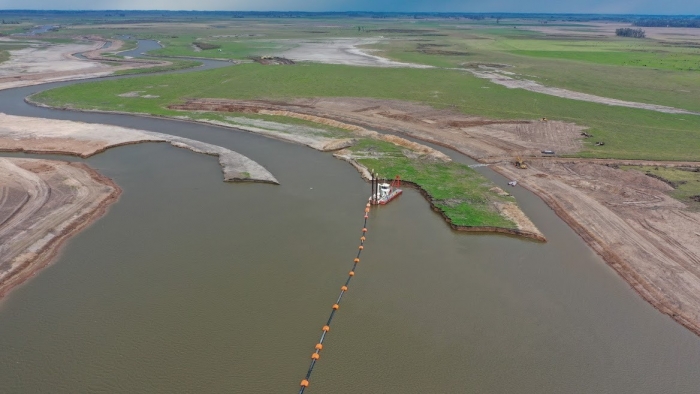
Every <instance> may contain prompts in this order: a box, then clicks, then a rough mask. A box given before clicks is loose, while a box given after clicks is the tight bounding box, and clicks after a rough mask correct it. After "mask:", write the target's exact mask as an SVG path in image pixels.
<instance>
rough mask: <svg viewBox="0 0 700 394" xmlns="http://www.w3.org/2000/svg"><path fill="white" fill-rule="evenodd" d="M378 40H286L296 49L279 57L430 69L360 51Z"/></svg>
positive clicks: (329, 62) (354, 64) (319, 61)
mask: <svg viewBox="0 0 700 394" xmlns="http://www.w3.org/2000/svg"><path fill="white" fill-rule="evenodd" d="M380 39H381V37H379V38H337V39H333V40H288V41H285V43H291V44H295V45H297V47H295V48H292V49H290V50H287V51H284V52H282V53H281V54H280V56H281V57H284V58H287V59H291V60H294V61H297V62H301V61H308V62H317V63H327V64H345V65H351V66H372V67H413V68H432V66H426V65H421V64H412V63H401V62H395V61H393V60H389V59H386V58H383V57H380V56H375V55H371V54H369V53H367V52H368V50H361V49H359V48H358V46H360V45H370V44H375V43H377V42H379V40H380Z"/></svg>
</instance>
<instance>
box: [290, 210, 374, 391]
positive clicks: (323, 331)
mask: <svg viewBox="0 0 700 394" xmlns="http://www.w3.org/2000/svg"><path fill="white" fill-rule="evenodd" d="M370 206H371V204H370V203H367V205H366V207H365V224H364V225H363V226H362V236H361V237H360V247H359V248H358V250H357V256H356V257H355V259H354V260H353V264H352V269H351V270H350V272H349V273H348V279H347V280H346V281H345V284H344V285H343V286H341V287H340V295H339V296H338V299H337V300H336V301H335V304H333V307H332V309H331V315H330V316H329V317H328V321H327V322H326V325H325V326H323V328H322V329H321V339H320V340H319V341H318V343H317V344H316V346H315V349H316V350H315V351H314V352H313V353H312V354H311V365H309V370H308V371H307V372H306V377H305V378H304V379H303V380H302V381H301V384H300V387H299V394H304V390H305V389H306V388H307V387H309V379H310V378H311V372H313V370H314V366H315V365H316V362H317V361H318V359H319V358H321V350H323V341H324V340H325V339H326V335H327V334H328V332H329V331H330V330H331V321H333V316H335V312H337V311H338V309H339V308H340V301H341V300H342V299H343V294H345V292H346V291H348V285H349V284H350V279H352V277H353V276H355V269H356V268H357V264H358V263H359V262H360V254H361V253H362V250H364V248H365V246H364V244H365V240H366V239H367V238H366V237H365V235H366V234H367V219H368V218H369V208H370Z"/></svg>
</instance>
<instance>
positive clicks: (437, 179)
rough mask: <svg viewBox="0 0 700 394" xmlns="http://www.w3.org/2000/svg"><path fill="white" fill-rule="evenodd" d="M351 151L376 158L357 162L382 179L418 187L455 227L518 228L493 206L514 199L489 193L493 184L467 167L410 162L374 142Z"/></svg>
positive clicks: (391, 148) (392, 148)
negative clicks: (367, 153) (412, 184)
mask: <svg viewBox="0 0 700 394" xmlns="http://www.w3.org/2000/svg"><path fill="white" fill-rule="evenodd" d="M350 149H351V150H352V151H354V152H355V153H359V154H362V153H363V152H372V153H373V154H374V155H376V156H377V158H364V159H358V160H357V161H358V163H360V164H362V165H363V166H365V167H367V168H369V169H373V170H375V171H376V172H377V173H378V174H379V175H380V176H382V177H384V178H387V179H393V178H394V177H395V176H396V175H400V176H401V179H403V180H405V181H410V182H414V183H416V184H418V185H419V186H420V187H422V188H423V189H424V190H425V191H426V192H427V193H428V194H429V195H430V197H431V199H432V203H433V204H434V205H435V206H436V207H437V208H439V209H440V210H442V211H443V212H444V213H445V215H446V216H447V217H448V218H449V219H450V221H451V222H452V223H453V224H455V225H458V226H493V227H504V228H515V224H514V223H512V222H511V221H509V220H507V219H505V218H504V217H503V216H501V215H500V214H499V213H498V212H497V211H496V208H495V207H494V206H493V202H494V201H502V202H514V201H515V199H514V198H512V197H502V196H499V195H498V194H496V193H494V192H493V191H491V190H489V189H490V188H492V187H493V186H494V185H493V183H491V182H490V181H489V180H488V179H486V178H484V177H483V176H482V175H481V174H479V173H478V172H476V171H474V170H473V169H471V168H469V167H467V166H466V165H464V164H459V163H455V162H449V163H435V162H432V161H428V160H422V159H409V158H407V157H406V156H404V155H403V153H402V148H399V147H397V146H396V145H393V144H390V143H388V142H384V141H377V140H371V139H363V140H360V141H359V142H358V143H357V144H356V145H355V146H353V147H352V148H350Z"/></svg>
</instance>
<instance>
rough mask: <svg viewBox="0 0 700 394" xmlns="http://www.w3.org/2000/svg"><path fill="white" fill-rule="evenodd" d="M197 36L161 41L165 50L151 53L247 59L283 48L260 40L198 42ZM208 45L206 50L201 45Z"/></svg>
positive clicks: (220, 39) (217, 39)
mask: <svg viewBox="0 0 700 394" xmlns="http://www.w3.org/2000/svg"><path fill="white" fill-rule="evenodd" d="M197 40H198V38H197V37H195V36H177V37H174V38H173V37H171V38H165V39H162V40H161V43H162V44H163V46H164V48H161V49H157V50H155V51H150V52H149V54H150V55H155V56H184V57H204V58H212V59H246V58H248V57H250V56H254V55H265V54H268V52H270V51H278V50H280V49H281V48H283V46H282V45H281V44H275V43H272V42H266V41H259V40H245V41H236V40H232V39H230V38H212V37H210V38H207V42H206V43H204V42H201V41H197ZM194 43H196V44H202V45H204V44H206V45H205V48H206V49H205V48H203V47H202V46H201V45H195V44H194Z"/></svg>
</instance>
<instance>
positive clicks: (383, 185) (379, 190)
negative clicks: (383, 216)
mask: <svg viewBox="0 0 700 394" xmlns="http://www.w3.org/2000/svg"><path fill="white" fill-rule="evenodd" d="M371 182H372V193H371V194H370V197H369V202H370V204H372V205H386V204H388V203H389V202H390V201H391V200H393V199H395V198H396V197H398V196H400V195H401V193H403V190H401V188H400V186H401V177H399V176H398V175H397V176H396V178H394V180H393V181H391V183H387V182H386V180H384V181H382V180H380V179H379V178H378V177H377V175H376V174H372V179H371Z"/></svg>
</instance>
